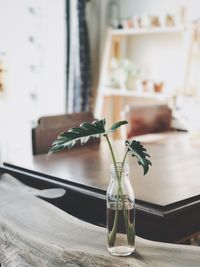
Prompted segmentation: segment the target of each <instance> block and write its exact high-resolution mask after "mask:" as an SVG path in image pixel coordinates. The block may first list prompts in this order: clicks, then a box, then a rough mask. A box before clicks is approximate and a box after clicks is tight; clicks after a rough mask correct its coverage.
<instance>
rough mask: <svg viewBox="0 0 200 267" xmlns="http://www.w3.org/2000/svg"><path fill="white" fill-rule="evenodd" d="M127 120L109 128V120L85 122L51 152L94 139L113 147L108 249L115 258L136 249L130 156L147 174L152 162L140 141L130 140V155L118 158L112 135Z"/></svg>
mask: <svg viewBox="0 0 200 267" xmlns="http://www.w3.org/2000/svg"><path fill="white" fill-rule="evenodd" d="M125 124H128V122H127V121H119V122H117V123H115V124H114V125H112V127H111V128H109V129H106V128H105V125H106V120H105V119H102V120H96V121H94V122H92V123H88V122H83V123H82V124H81V125H80V126H79V127H75V128H71V129H70V130H68V131H66V132H64V133H61V134H60V135H59V136H58V138H57V139H56V140H55V141H54V142H53V144H52V147H51V148H50V150H49V153H50V154H51V153H54V152H58V151H61V150H63V149H70V148H72V147H73V146H74V145H75V144H76V143H77V142H80V143H81V144H82V145H84V144H85V143H86V142H87V141H88V140H89V139H90V138H99V137H100V136H103V137H104V138H105V139H106V141H107V143H108V146H109V149H110V153H111V157H112V162H113V165H112V168H111V181H110V184H109V187H108V190H107V229H108V250H109V252H110V253H111V254H113V255H119V256H125V255H130V254H131V253H132V252H133V251H134V249H135V199H134V193H133V190H132V186H131V184H130V181H129V177H128V172H129V170H128V164H127V163H125V162H126V158H127V155H128V154H131V155H132V157H136V159H137V162H138V164H139V165H141V166H142V167H143V171H144V174H146V173H147V172H148V170H149V166H150V165H151V161H150V160H149V158H150V156H149V154H147V152H146V149H145V148H144V147H143V146H142V145H141V143H140V142H138V141H135V140H131V141H129V140H126V141H125V145H126V152H125V154H124V156H123V159H122V161H121V162H118V161H117V160H116V158H115V154H114V151H113V147H112V144H111V142H110V139H109V137H108V135H109V134H110V133H112V132H115V131H116V130H117V129H118V128H119V127H121V126H122V125H125Z"/></svg>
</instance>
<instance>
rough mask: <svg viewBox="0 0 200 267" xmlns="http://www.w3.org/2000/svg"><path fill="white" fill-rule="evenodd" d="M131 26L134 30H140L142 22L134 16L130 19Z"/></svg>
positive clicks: (138, 17)
mask: <svg viewBox="0 0 200 267" xmlns="http://www.w3.org/2000/svg"><path fill="white" fill-rule="evenodd" d="M132 25H133V28H134V29H138V28H142V22H141V17H140V16H134V17H133V18H132Z"/></svg>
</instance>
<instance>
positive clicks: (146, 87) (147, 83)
mask: <svg viewBox="0 0 200 267" xmlns="http://www.w3.org/2000/svg"><path fill="white" fill-rule="evenodd" d="M142 92H148V93H152V92H153V82H152V81H151V80H143V81H142Z"/></svg>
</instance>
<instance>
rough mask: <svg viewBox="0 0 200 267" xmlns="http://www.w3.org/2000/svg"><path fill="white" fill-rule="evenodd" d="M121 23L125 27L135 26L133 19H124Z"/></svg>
mask: <svg viewBox="0 0 200 267" xmlns="http://www.w3.org/2000/svg"><path fill="white" fill-rule="evenodd" d="M121 24H122V27H123V29H132V28H133V21H132V20H131V19H123V20H122V23H121Z"/></svg>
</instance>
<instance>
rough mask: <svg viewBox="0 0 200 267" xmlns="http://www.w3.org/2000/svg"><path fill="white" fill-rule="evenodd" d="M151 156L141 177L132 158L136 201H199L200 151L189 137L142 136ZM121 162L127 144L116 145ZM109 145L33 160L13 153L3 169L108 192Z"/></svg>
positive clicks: (121, 142) (27, 156)
mask: <svg viewBox="0 0 200 267" xmlns="http://www.w3.org/2000/svg"><path fill="white" fill-rule="evenodd" d="M139 140H142V143H143V144H144V146H145V147H146V148H147V151H148V152H149V154H150V155H151V161H152V163H153V166H152V168H151V169H150V171H149V173H148V174H147V175H146V176H143V172H142V168H141V166H138V164H137V163H136V160H135V159H133V158H129V163H130V179H131V183H132V185H133V188H134V192H135V195H136V199H137V200H141V201H145V202H147V203H151V204H155V205H159V206H167V205H170V204H173V203H176V202H179V201H182V200H185V199H190V198H193V197H200V179H199V178H200V177H199V176H200V174H199V166H200V149H199V148H200V147H199V145H195V144H193V143H192V142H190V139H189V136H188V135H187V134H186V133H180V132H169V133H161V134H152V135H147V136H144V137H142V138H141V137H139ZM113 145H114V151H115V153H116V158H117V160H118V161H120V160H122V158H123V151H124V147H125V146H124V141H113ZM110 164H111V157H110V152H109V150H108V145H107V144H106V143H104V142H101V145H100V146H99V145H96V146H95V145H93V146H90V147H86V146H85V147H82V148H77V149H72V150H68V151H64V152H61V153H57V154H53V155H51V156H50V157H47V155H46V154H43V155H38V156H32V155H31V153H30V154H27V153H23V152H22V153H12V154H11V155H10V156H9V157H8V158H7V159H6V160H5V165H6V166H9V167H12V168H17V169H21V170H24V171H26V172H28V173H34V174H40V175H43V176H44V175H45V176H47V177H48V178H52V179H54V178H58V179H60V180H62V181H70V182H71V183H73V184H75V185H83V186H89V187H91V188H97V189H102V190H104V191H106V189H107V187H108V183H109V180H110Z"/></svg>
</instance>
